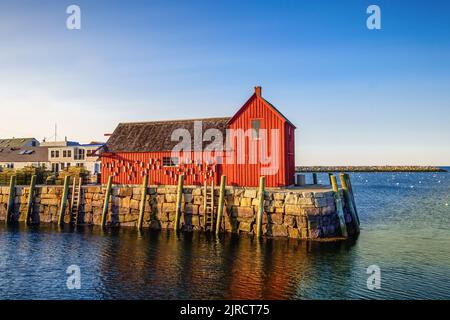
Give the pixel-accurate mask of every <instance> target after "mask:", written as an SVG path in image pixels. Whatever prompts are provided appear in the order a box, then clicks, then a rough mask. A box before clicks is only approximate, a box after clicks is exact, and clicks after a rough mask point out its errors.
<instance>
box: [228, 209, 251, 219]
mask: <svg viewBox="0 0 450 320" xmlns="http://www.w3.org/2000/svg"><path fill="white" fill-rule="evenodd" d="M254 215H255V213H254V210H253V207H236V206H233V207H232V216H233V217H240V218H253V216H254Z"/></svg>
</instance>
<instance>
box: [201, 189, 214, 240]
mask: <svg viewBox="0 0 450 320" xmlns="http://www.w3.org/2000/svg"><path fill="white" fill-rule="evenodd" d="M204 194H205V197H204V203H203V209H204V210H203V211H204V213H205V215H204V219H203V225H204V227H205V231H210V232H213V231H214V227H215V224H214V223H215V210H214V209H215V205H214V181H213V182H211V185H210V186H209V187H208V184H207V182H206V181H205V185H204Z"/></svg>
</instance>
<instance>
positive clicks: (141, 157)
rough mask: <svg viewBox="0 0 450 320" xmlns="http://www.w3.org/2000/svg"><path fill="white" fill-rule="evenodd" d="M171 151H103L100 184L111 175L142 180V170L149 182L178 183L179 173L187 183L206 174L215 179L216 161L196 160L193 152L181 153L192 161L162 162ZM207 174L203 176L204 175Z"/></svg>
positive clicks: (116, 181) (195, 182) (130, 180)
mask: <svg viewBox="0 0 450 320" xmlns="http://www.w3.org/2000/svg"><path fill="white" fill-rule="evenodd" d="M170 156H171V152H169V151H168V152H119V153H104V154H103V155H102V184H106V183H107V181H108V177H109V176H110V175H112V176H113V183H114V184H141V183H142V181H143V177H144V175H145V174H148V176H149V184H156V185H173V184H177V183H178V176H179V175H180V174H184V175H185V184H186V185H203V183H204V181H205V178H206V181H207V182H208V183H210V182H211V181H214V183H215V184H217V181H218V170H219V167H218V165H215V164H211V165H207V164H204V163H199V164H197V163H196V162H195V159H199V157H200V158H201V154H200V155H198V154H196V153H194V152H192V153H191V154H189V155H186V154H183V157H182V158H183V160H185V158H188V159H189V160H192V161H193V163H189V164H181V165H180V166H175V167H165V166H163V157H170ZM205 174H206V177H205Z"/></svg>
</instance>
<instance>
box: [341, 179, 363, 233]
mask: <svg viewBox="0 0 450 320" xmlns="http://www.w3.org/2000/svg"><path fill="white" fill-rule="evenodd" d="M347 178H348V177H346V174H345V173H341V174H340V175H339V179H340V180H341V186H342V191H343V193H344V199H345V204H346V205H347V208H348V210H349V211H350V215H351V216H352V222H353V227H354V228H355V231H356V233H359V221H358V218H357V216H356V210H355V207H354V205H353V201H352V198H351V195H350V190H349V187H348V183H347Z"/></svg>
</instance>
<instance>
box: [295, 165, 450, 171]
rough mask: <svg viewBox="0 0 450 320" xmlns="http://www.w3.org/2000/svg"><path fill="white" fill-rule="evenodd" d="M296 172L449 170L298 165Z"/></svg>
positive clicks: (414, 167) (417, 167)
mask: <svg viewBox="0 0 450 320" xmlns="http://www.w3.org/2000/svg"><path fill="white" fill-rule="evenodd" d="M295 171H296V172H447V170H445V169H442V168H440V167H433V166H297V167H295Z"/></svg>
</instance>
